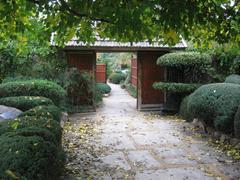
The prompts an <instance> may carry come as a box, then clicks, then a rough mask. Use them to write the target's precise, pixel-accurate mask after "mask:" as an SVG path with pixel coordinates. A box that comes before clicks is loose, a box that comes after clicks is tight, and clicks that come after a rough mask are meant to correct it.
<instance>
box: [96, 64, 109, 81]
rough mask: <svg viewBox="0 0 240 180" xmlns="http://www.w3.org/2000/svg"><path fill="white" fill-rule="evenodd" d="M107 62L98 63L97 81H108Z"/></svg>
mask: <svg viewBox="0 0 240 180" xmlns="http://www.w3.org/2000/svg"><path fill="white" fill-rule="evenodd" d="M106 70H107V69H106V64H97V65H96V82H97V83H106V82H107V74H106Z"/></svg>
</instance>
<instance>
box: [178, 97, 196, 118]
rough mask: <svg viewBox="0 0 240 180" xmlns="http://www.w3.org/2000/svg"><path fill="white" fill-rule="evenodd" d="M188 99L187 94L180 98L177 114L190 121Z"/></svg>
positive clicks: (191, 116)
mask: <svg viewBox="0 0 240 180" xmlns="http://www.w3.org/2000/svg"><path fill="white" fill-rule="evenodd" d="M188 101H189V96H186V97H185V98H184V99H183V100H182V102H181V105H180V109H179V114H180V116H181V117H182V118H183V119H185V120H187V121H189V122H190V121H192V120H193V114H192V113H191V111H190V110H189V105H188Z"/></svg>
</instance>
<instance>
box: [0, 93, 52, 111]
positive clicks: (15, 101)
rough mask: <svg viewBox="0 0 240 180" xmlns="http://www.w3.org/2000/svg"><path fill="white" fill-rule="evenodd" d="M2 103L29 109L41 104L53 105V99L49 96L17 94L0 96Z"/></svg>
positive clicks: (24, 109) (0, 102)
mask: <svg viewBox="0 0 240 180" xmlns="http://www.w3.org/2000/svg"><path fill="white" fill-rule="evenodd" d="M0 104H1V105H5V106H10V107H15V108H17V109H20V110H22V111H27V110H29V109H32V108H34V107H36V106H40V105H53V101H52V100H51V99H49V98H45V97H38V96H17V97H5V98H0Z"/></svg>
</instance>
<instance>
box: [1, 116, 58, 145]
mask: <svg viewBox="0 0 240 180" xmlns="http://www.w3.org/2000/svg"><path fill="white" fill-rule="evenodd" d="M30 127H38V128H44V129H47V130H49V131H50V132H51V133H53V135H54V137H55V138H56V141H57V142H58V143H59V144H61V138H62V137H61V136H62V128H61V126H60V123H58V122H57V121H55V120H54V119H53V118H49V117H38V116H29V117H27V116H26V117H20V118H16V119H14V120H9V121H4V122H2V123H0V135H3V134H4V133H7V132H14V131H16V130H19V129H23V128H30Z"/></svg>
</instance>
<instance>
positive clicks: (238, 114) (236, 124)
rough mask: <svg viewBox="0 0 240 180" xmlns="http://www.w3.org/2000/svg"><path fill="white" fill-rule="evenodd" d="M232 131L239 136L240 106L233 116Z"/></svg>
mask: <svg viewBox="0 0 240 180" xmlns="http://www.w3.org/2000/svg"><path fill="white" fill-rule="evenodd" d="M234 133H235V136H236V137H237V138H240V106H238V110H237V112H236V114H235V117H234Z"/></svg>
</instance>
